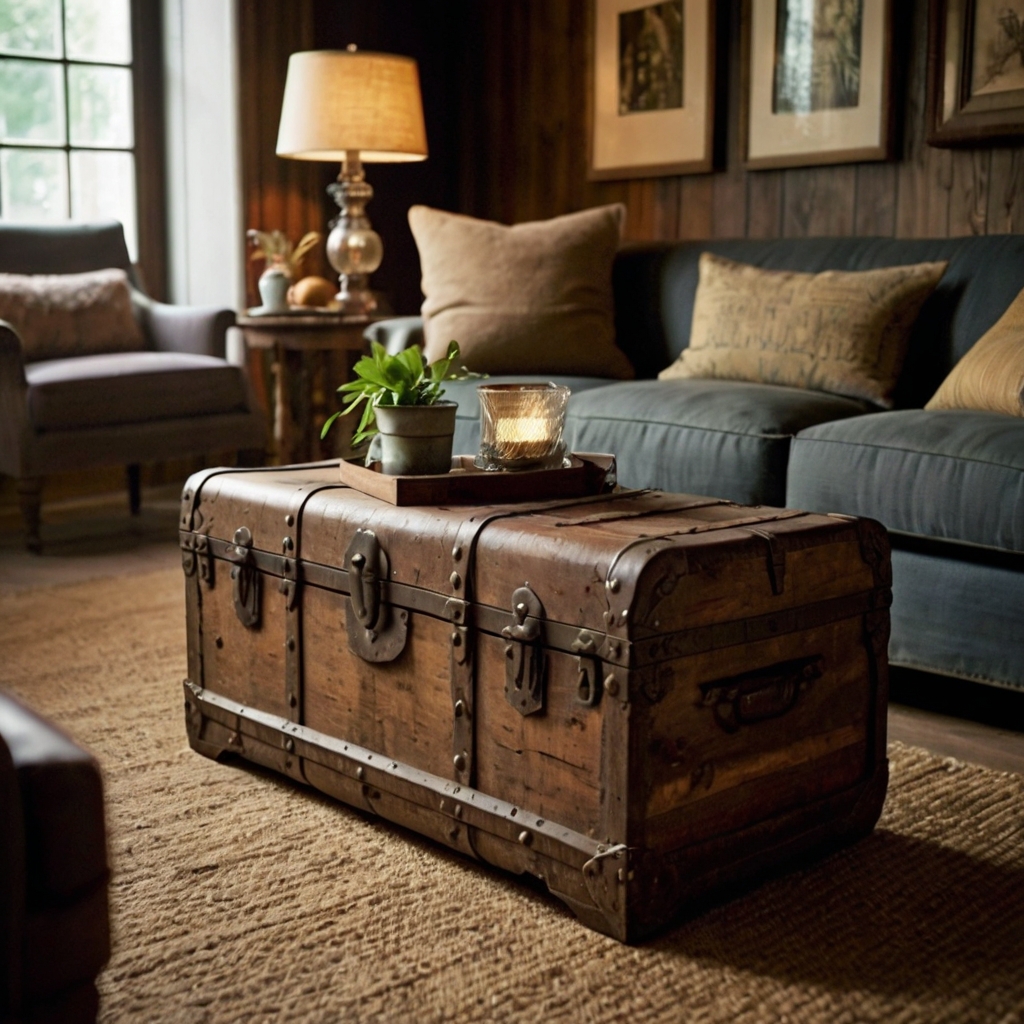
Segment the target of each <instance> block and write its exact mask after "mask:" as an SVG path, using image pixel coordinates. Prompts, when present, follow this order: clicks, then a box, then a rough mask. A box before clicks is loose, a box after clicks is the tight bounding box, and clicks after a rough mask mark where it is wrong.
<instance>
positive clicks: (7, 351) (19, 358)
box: [0, 320, 28, 476]
mask: <svg viewBox="0 0 1024 1024" xmlns="http://www.w3.org/2000/svg"><path fill="white" fill-rule="evenodd" d="M27 392H28V382H27V381H26V380H25V357H24V354H23V353H22V350H21V340H20V339H19V337H18V335H17V332H16V331H15V330H14V328H13V327H12V326H11V325H10V324H9V323H7V322H6V321H4V320H0V472H3V473H8V474H10V475H11V476H20V475H21V465H20V463H21V451H22V448H23V441H24V437H25V433H26V431H27V430H28V413H27V411H26V406H25V396H26V394H27Z"/></svg>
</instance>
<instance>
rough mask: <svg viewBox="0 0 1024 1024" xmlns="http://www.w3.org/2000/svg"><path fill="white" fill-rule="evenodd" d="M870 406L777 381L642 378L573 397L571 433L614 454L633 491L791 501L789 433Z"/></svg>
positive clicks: (589, 447)
mask: <svg viewBox="0 0 1024 1024" xmlns="http://www.w3.org/2000/svg"><path fill="white" fill-rule="evenodd" d="M867 408H868V407H867V406H866V405H865V404H864V403H862V402H857V401H854V400H853V399H850V398H841V397H839V396H837V395H828V394H825V393H823V392H816V391H807V390H805V389H803V388H784V387H779V386H777V385H772V384H751V383H747V382H742V381H724V380H701V379H696V380H670V381H633V382H629V383H620V384H613V385H611V386H609V387H605V388H600V389H597V390H591V391H586V392H584V393H583V394H580V395H576V396H574V397H573V399H572V401H571V402H570V404H569V412H568V415H567V417H566V436H567V438H568V440H569V443H570V446H571V447H572V448H573V450H575V451H591V452H612V453H613V454H614V455H615V456H616V457H617V459H618V470H619V482H620V483H622V484H623V485H625V486H626V487H658V488H661V489H662V490H666V491H681V492H684V493H687V494H709V495H713V496H714V497H717V498H728V499H730V500H732V501H738V502H741V503H743V504H752V505H757V504H769V505H782V504H783V501H784V498H785V486H784V481H785V474H786V460H787V458H788V453H789V443H790V438H791V437H792V436H793V435H794V434H796V433H797V431H799V430H802V429H803V428H804V427H807V426H810V425H811V424H815V423H821V422H823V421H825V420H833V419H841V418H843V417H846V416H857V415H859V414H862V413H864V412H865V411H866V410H867Z"/></svg>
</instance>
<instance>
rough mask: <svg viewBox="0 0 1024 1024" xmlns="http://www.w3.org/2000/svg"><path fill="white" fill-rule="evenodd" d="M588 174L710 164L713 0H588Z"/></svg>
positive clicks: (644, 173) (636, 173) (656, 172)
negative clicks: (589, 18) (589, 26)
mask: <svg viewBox="0 0 1024 1024" xmlns="http://www.w3.org/2000/svg"><path fill="white" fill-rule="evenodd" d="M591 13H592V20H591V40H590V47H589V65H590V67H589V86H590V87H589V90H588V117H587V120H588V125H589V146H588V149H589V157H588V171H587V177H588V178H589V179H590V180H591V181H604V180H614V179H620V178H648V177H657V176H661V175H670V174H701V173H706V172H708V171H710V170H711V169H712V167H713V164H714V116H715V3H714V0H592V6H591Z"/></svg>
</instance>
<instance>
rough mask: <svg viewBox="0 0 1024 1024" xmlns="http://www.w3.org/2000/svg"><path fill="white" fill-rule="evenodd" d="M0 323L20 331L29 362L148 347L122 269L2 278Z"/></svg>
mask: <svg viewBox="0 0 1024 1024" xmlns="http://www.w3.org/2000/svg"><path fill="white" fill-rule="evenodd" d="M0 320H6V321H7V322H8V323H10V324H11V325H12V326H13V327H14V329H15V330H16V331H17V332H18V335H19V337H20V338H21V344H22V348H23V350H24V353H25V362H27V363H31V362H36V361H38V360H41V359H60V358H63V357H66V356H82V355H90V354H93V353H97V352H130V351H138V350H139V349H142V348H144V347H145V341H144V339H143V335H142V330H141V328H140V327H139V324H138V322H137V321H136V319H135V315H134V312H133V310H132V300H131V290H130V288H129V287H128V276H127V274H125V272H124V271H123V270H118V269H109V270H94V271H90V272H89V273H85V274H0Z"/></svg>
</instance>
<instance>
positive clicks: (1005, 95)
mask: <svg viewBox="0 0 1024 1024" xmlns="http://www.w3.org/2000/svg"><path fill="white" fill-rule="evenodd" d="M930 13H931V25H930V38H929V47H928V112H929V133H928V141H929V142H930V143H931V144H932V145H933V146H961V145H962V146H971V145H976V144H977V143H979V142H1010V141H1012V140H1014V139H1019V138H1020V137H1021V135H1024V2H1022V0H931V12H930Z"/></svg>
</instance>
